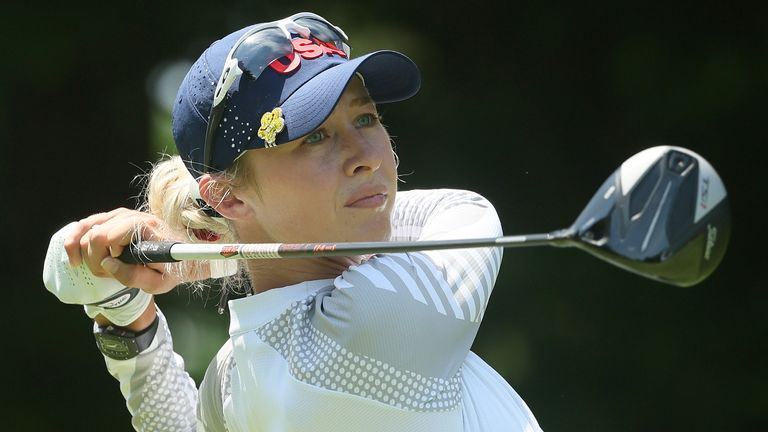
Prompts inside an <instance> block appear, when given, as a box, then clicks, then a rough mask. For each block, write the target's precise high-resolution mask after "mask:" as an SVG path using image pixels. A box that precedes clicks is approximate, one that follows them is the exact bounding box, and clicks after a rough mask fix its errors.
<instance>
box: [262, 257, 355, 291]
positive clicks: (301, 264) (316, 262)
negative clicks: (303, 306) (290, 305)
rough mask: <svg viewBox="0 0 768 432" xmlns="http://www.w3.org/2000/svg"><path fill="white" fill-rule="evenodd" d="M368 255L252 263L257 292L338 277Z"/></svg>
mask: <svg viewBox="0 0 768 432" xmlns="http://www.w3.org/2000/svg"><path fill="white" fill-rule="evenodd" d="M366 258H367V257H366V256H351V257H323V258H283V259H269V260H251V261H249V262H248V273H250V277H251V284H252V286H253V290H254V292H256V293H260V292H264V291H268V290H271V289H273V288H281V287H285V286H289V285H295V284H298V283H301V282H305V281H309V280H318V279H335V278H336V277H337V276H339V275H341V273H342V272H343V271H344V270H346V269H347V268H349V266H351V265H359V264H360V263H361V262H362V261H363V260H364V259H366Z"/></svg>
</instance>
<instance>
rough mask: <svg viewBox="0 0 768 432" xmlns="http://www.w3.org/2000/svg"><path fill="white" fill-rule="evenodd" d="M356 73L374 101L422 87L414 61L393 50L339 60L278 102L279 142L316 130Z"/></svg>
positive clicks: (400, 96)
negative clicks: (281, 126) (280, 113)
mask: <svg viewBox="0 0 768 432" xmlns="http://www.w3.org/2000/svg"><path fill="white" fill-rule="evenodd" d="M355 72H359V73H360V74H361V75H362V76H363V80H364V81H365V86H366V88H367V89H368V93H369V94H370V95H371V98H372V99H373V100H374V102H376V103H387V102H397V101H401V100H405V99H408V98H410V97H411V96H413V95H414V94H416V92H417V91H418V90H419V87H420V86H421V75H420V73H419V69H418V67H417V66H416V64H415V63H414V62H413V61H412V60H411V59H409V58H408V57H406V56H405V55H403V54H401V53H399V52H396V51H388V50H387V51H376V52H372V53H370V54H366V55H364V56H361V57H358V58H355V59H353V60H349V61H347V62H344V63H340V64H339V65H337V66H334V67H331V68H328V69H326V70H324V71H323V72H320V73H319V74H317V75H315V76H314V77H313V78H312V79H311V80H309V81H307V82H306V83H304V85H302V86H301V87H299V88H298V89H297V90H296V91H295V92H294V93H293V94H291V95H290V96H289V97H288V98H287V99H286V100H285V101H284V102H283V103H282V104H281V105H280V108H281V109H282V110H283V116H284V119H285V129H284V131H283V132H282V133H281V134H280V135H281V136H280V139H279V141H280V142H288V141H293V140H295V139H298V138H301V137H303V136H304V135H307V134H309V133H310V132H312V131H314V130H315V129H317V128H318V127H319V126H320V125H321V124H322V123H323V122H324V121H325V119H327V118H328V116H329V115H331V112H333V109H334V108H335V107H336V104H337V103H338V101H339V99H340V98H341V94H342V93H343V92H344V89H345V88H346V87H347V84H348V83H349V80H350V79H352V77H353V76H354V75H355Z"/></svg>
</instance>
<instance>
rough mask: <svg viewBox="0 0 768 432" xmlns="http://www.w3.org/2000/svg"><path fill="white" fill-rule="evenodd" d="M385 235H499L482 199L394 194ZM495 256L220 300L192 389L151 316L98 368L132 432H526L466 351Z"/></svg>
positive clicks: (442, 258) (409, 262)
mask: <svg viewBox="0 0 768 432" xmlns="http://www.w3.org/2000/svg"><path fill="white" fill-rule="evenodd" d="M392 224H393V234H392V237H391V239H392V240H393V241H410V240H442V239H460V238H491V237H497V236H500V235H502V231H501V224H500V223H499V220H498V216H497V215H496V211H495V209H494V208H493V206H492V205H491V204H490V203H489V202H488V201H487V200H486V199H485V198H483V197H482V196H480V195H478V194H476V193H473V192H469V191H461V190H454V189H439V190H413V191H406V192H398V194H397V199H396V204H395V209H394V212H393V217H392ZM501 256H502V249H501V248H472V249H457V250H443V251H423V252H412V253H392V254H381V255H375V256H373V257H371V258H369V259H368V260H366V261H364V262H363V263H361V264H360V265H357V266H351V267H349V268H348V269H347V270H346V271H344V272H343V273H342V274H341V275H340V276H338V277H337V278H335V279H327V280H312V281H306V282H303V283H300V284H297V285H292V286H288V287H283V288H279V289H272V290H269V291H266V292H263V293H260V294H256V295H252V296H249V297H245V298H240V299H236V300H231V301H230V302H229V308H230V314H231V322H230V329H229V333H230V339H229V340H228V341H227V343H226V344H225V345H224V346H223V347H222V348H221V350H220V351H219V352H218V354H217V355H216V357H215V358H214V359H213V361H212V362H211V364H210V366H209V368H208V370H207V372H206V374H205V377H204V379H203V381H202V383H201V385H200V389H199V391H198V390H197V389H196V388H195V385H194V382H193V381H192V380H191V379H190V378H189V375H187V373H186V372H185V371H184V363H183V360H182V359H181V357H179V356H178V355H177V354H175V353H173V350H172V340H171V335H170V333H169V332H168V327H167V323H166V322H165V318H164V317H163V316H162V314H160V317H161V319H160V323H161V326H160V330H159V331H158V334H157V336H156V338H155V340H154V341H153V344H152V346H151V347H150V349H149V350H147V351H145V352H144V353H142V354H140V355H139V356H138V357H136V358H134V359H131V360H126V361H118V360H113V359H109V358H106V357H105V360H106V363H107V367H108V369H109V370H110V372H111V373H112V375H113V376H115V377H116V378H117V379H118V380H119V381H120V387H121V391H122V392H123V395H124V396H125V398H126V401H127V405H128V408H129V410H130V412H131V414H132V415H133V425H134V428H136V430H141V431H144V430H190V431H191V430H200V431H270V432H271V431H307V430H312V431H359V430H366V431H413V432H420V431H425V432H426V431H447V432H450V431H457V432H458V431H464V432H469V431H538V430H540V428H539V426H538V424H537V422H536V419H535V418H534V416H533V414H532V413H531V411H530V410H529V409H528V407H527V406H526V405H525V403H524V402H523V400H522V399H521V398H520V397H519V395H517V393H515V391H514V390H513V389H512V388H511V387H510V386H509V384H508V383H507V382H506V381H505V380H504V378H503V377H501V376H500V375H499V374H498V373H496V372H495V371H494V370H493V369H492V368H491V367H490V366H488V365H487V364H486V363H485V362H483V361H482V360H481V359H480V358H479V357H477V356H476V355H475V354H474V353H472V352H471V351H470V347H471V345H472V343H473V341H474V339H475V336H476V334H477V331H478V329H479V326H480V323H481V321H482V317H483V314H484V312H485V309H486V306H487V304H488V300H489V298H490V295H491V291H492V288H493V285H494V283H495V281H496V276H497V275H498V271H499V267H500V265H501ZM198 398H199V401H198Z"/></svg>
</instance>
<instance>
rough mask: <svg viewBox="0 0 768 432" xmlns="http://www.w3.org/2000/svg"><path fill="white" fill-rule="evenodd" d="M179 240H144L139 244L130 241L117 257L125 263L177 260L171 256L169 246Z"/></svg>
mask: <svg viewBox="0 0 768 432" xmlns="http://www.w3.org/2000/svg"><path fill="white" fill-rule="evenodd" d="M177 243H179V242H174V241H157V242H155V241H144V242H141V243H139V244H133V243H131V244H130V245H129V246H128V247H127V248H125V249H123V253H121V254H120V256H119V257H118V259H119V260H120V261H122V262H124V263H126V264H139V263H142V264H147V263H167V262H177V261H179V260H177V259H174V258H173V257H172V256H171V247H172V246H173V245H175V244H177Z"/></svg>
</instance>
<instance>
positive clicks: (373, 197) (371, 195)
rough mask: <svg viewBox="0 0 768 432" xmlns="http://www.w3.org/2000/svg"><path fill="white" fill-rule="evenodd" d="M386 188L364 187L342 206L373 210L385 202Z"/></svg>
mask: <svg viewBox="0 0 768 432" xmlns="http://www.w3.org/2000/svg"><path fill="white" fill-rule="evenodd" d="M387 195H388V194H387V188H386V187H384V186H366V187H363V188H361V189H359V190H357V191H356V192H355V193H354V194H353V195H352V197H351V198H350V199H349V200H347V203H346V204H344V206H345V207H361V208H374V207H381V206H382V205H384V204H385V203H386V202H387Z"/></svg>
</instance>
